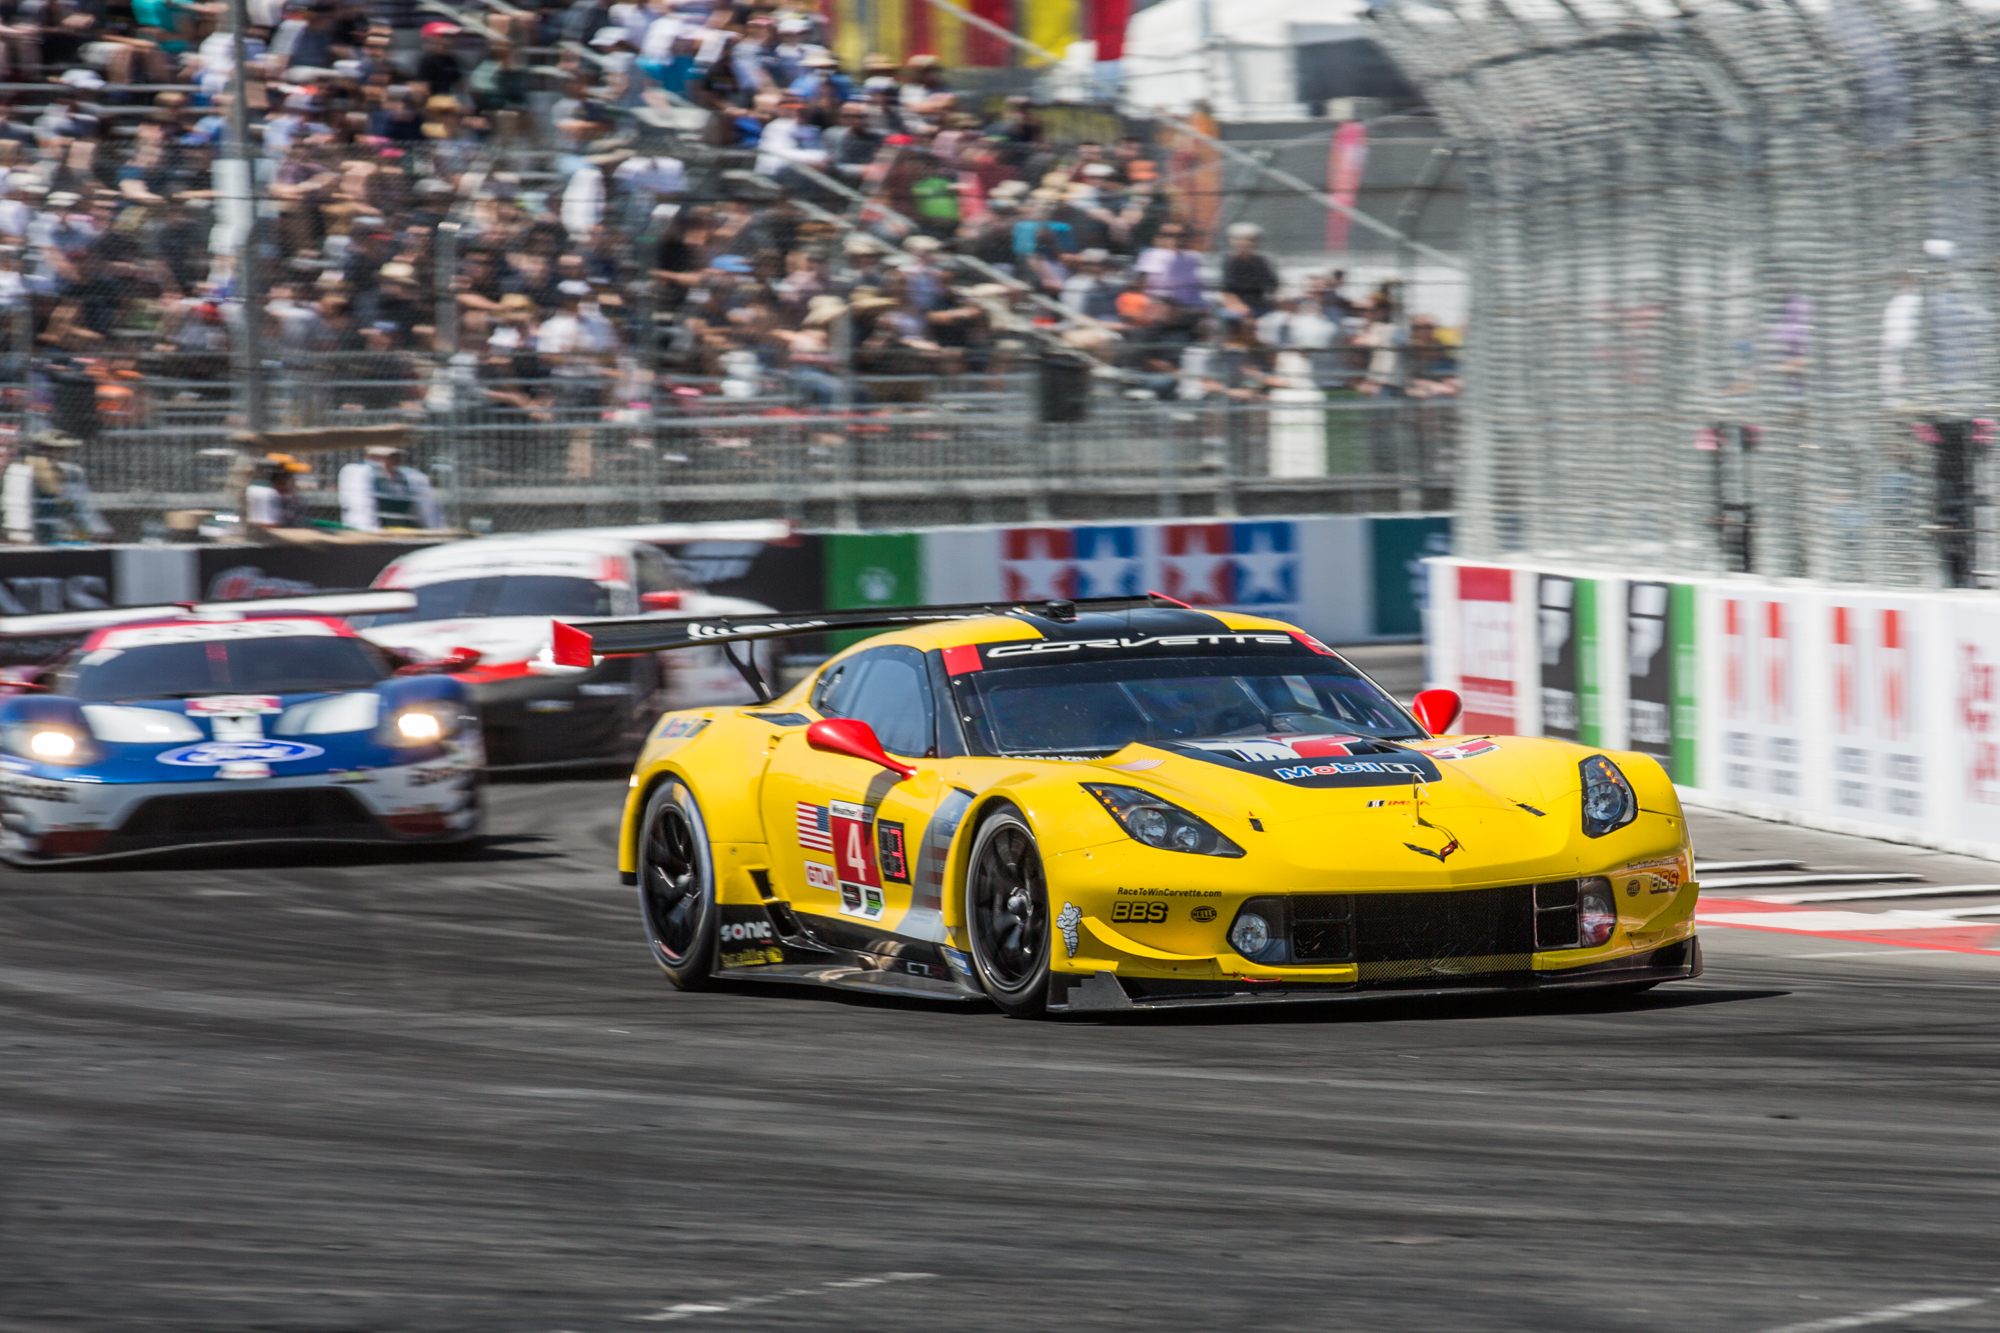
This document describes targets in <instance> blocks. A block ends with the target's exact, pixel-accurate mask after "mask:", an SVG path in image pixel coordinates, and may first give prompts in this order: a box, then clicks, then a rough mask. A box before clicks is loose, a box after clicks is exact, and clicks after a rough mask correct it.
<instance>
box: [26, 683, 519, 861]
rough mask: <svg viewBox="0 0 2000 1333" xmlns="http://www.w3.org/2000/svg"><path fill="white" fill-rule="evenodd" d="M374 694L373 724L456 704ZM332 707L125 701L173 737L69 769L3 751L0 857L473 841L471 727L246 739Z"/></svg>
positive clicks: (444, 693) (101, 748)
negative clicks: (411, 738)
mask: <svg viewBox="0 0 2000 1333" xmlns="http://www.w3.org/2000/svg"><path fill="white" fill-rule="evenodd" d="M412 686H414V687H417V688H414V689H412V688H409V687H412ZM382 694H383V695H384V696H385V698H384V700H383V702H384V705H385V707H384V710H383V711H384V713H385V715H386V714H387V713H388V712H389V708H388V707H387V706H388V705H391V704H401V703H406V702H409V701H410V700H409V699H408V698H406V697H405V696H417V695H421V696H425V697H427V698H428V699H429V700H432V701H436V702H443V701H445V700H446V699H448V698H451V697H453V696H458V695H459V694H460V690H459V687H457V686H456V683H455V682H449V681H444V680H424V681H422V682H418V681H406V682H396V683H395V685H394V686H392V687H391V688H389V689H387V690H384V691H382ZM340 697H343V696H336V695H312V694H298V695H280V696H274V697H272V699H271V701H270V702H271V704H272V705H273V707H271V708H270V709H268V710H267V716H264V717H262V718H259V719H257V720H256V721H252V720H251V719H250V717H249V716H234V717H232V716H230V715H227V714H214V713H202V712H201V711H199V710H200V708H201V705H202V704H203V703H204V702H205V701H203V700H153V701H135V702H133V703H129V704H120V705H118V706H119V707H121V708H146V709H153V710H158V711H161V712H167V713H173V714H175V715H176V718H177V721H176V722H175V723H174V724H173V725H174V726H176V728H177V729H178V730H179V731H180V732H182V733H183V734H182V735H180V736H178V737H177V738H176V739H175V740H173V741H170V742H165V743H141V742H121V741H116V740H104V739H102V738H100V737H98V736H96V735H93V736H91V737H90V738H89V739H88V741H87V744H88V746H89V754H88V758H87V759H85V760H84V761H83V762H75V763H54V762H45V761H39V760H37V759H35V758H33V757H32V756H30V755H23V754H21V753H19V752H18V750H16V749H14V748H12V747H10V749H9V752H8V753H6V754H4V755H0V856H4V857H5V858H6V859H7V860H9V861H12V862H15V863H17V864H19V863H31V862H47V861H59V860H69V859H75V858H80V857H91V858H96V857H102V856H116V855H129V854H134V853H142V852H150V851H158V850H163V849H167V848H180V847H202V846H212V845H217V844H227V843H244V842H280V843H285V842H307V841H337V842H355V841H382V842H399V843H428V842H452V841H457V840H461V839H464V838H468V837H470V836H472V835H473V834H474V833H476V832H477V830H478V827H479V822H480V805H481V792H480V782H481V770H482V769H483V767H484V760H485V756H484V752H483V749H482V746H481V742H480V731H479V727H478V725H477V723H476V721H473V720H471V719H468V721H469V722H470V725H465V726H462V727H460V728H458V729H456V731H455V732H454V733H453V734H450V735H446V736H444V737H442V738H441V739H439V740H437V741H435V742H433V743H429V744H423V745H415V746H411V745H396V744H389V743H385V740H384V732H383V728H382V727H381V726H380V725H375V726H370V727H367V728H363V729H357V730H354V731H347V732H312V733H307V734H295V735H270V736H267V735H261V734H255V733H259V732H261V731H262V730H263V729H264V726H265V725H267V724H269V723H271V722H273V721H276V720H277V719H279V718H282V717H284V716H285V715H286V714H287V713H288V712H290V711H291V710H294V709H296V708H297V707H299V706H300V705H309V704H313V703H315V702H318V701H321V700H328V699H336V698H340ZM71 702H73V701H64V700H59V699H53V698H46V697H44V698H38V699H33V700H32V701H30V700H25V699H24V700H18V701H10V704H14V705H16V706H15V707H10V708H9V709H8V710H7V711H8V712H9V713H10V714H12V713H15V712H17V711H21V710H20V709H19V708H18V705H22V704H29V703H32V704H33V705H37V706H38V707H35V708H34V710H33V711H35V712H37V713H43V712H47V713H50V714H51V715H53V714H54V713H56V712H57V711H58V710H60V709H62V707H63V705H65V704H67V703H71ZM77 710H78V711H79V712H80V713H82V714H85V715H86V717H87V715H88V713H89V711H90V710H89V707H88V706H84V705H77ZM180 719H184V721H183V720H180ZM86 725H88V723H87V721H86ZM190 730H198V731H199V732H200V733H201V734H200V737H199V738H198V739H197V738H195V737H194V736H190V735H187V734H185V733H186V732H188V731H190ZM218 732H220V733H222V734H220V735H218V734H217V733H218Z"/></svg>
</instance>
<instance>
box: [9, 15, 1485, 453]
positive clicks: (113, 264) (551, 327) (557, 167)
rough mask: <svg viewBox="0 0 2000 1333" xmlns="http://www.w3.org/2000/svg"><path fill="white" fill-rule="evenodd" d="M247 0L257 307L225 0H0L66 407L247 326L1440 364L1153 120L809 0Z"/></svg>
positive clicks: (965, 359) (454, 387)
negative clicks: (1013, 86)
mask: <svg viewBox="0 0 2000 1333" xmlns="http://www.w3.org/2000/svg"><path fill="white" fill-rule="evenodd" d="M248 10H249V17H250V23H251V28H250V31H249V33H248V37H247V41H246V51H247V54H248V64H247V66H246V69H247V70H248V79H247V81H246V86H247V89H248V101H249V103H250V112H251V114H250V122H251V123H250V127H249V145H248V149H249V152H250V153H251V154H252V155H254V157H255V159H256V161H257V169H256V176H257V179H258V187H257V193H258V194H260V195H261V196H262V198H263V203H262V204H261V207H260V208H259V210H258V211H259V212H260V214H261V217H262V219H263V220H262V222H261V223H260V224H259V227H258V231H257V240H256V242H255V245H254V249H255V251H256V253H258V254H259V255H260V256H261V259H260V265H261V267H262V268H263V270H264V273H263V279H264V281H263V283H262V287H263V289H264V291H265V293H266V300H265V305H264V313H263V316H262V324H261V326H260V327H257V328H250V327H248V320H247V319H246V316H245V314H244V310H245V303H244V300H243V297H244V295H245V290H244V282H243V275H242V273H241V272H240V271H239V270H238V267H237V265H236V262H235V260H234V259H233V258H232V254H233V253H234V251H235V250H236V248H237V243H238V241H239V240H240V239H241V237H242V236H243V235H244V234H245V231H246V228H247V226H248V216H249V210H247V209H246V208H244V207H243V206H242V204H241V202H240V200H241V190H240V186H239V185H238V184H237V182H238V181H239V180H240V175H239V174H237V173H234V172H233V171H232V170H231V168H232V167H233V166H234V164H233V163H232V162H231V161H229V160H228V159H229V158H230V156H231V150H230V147H229V133H230V131H229V116H228V114H227V111H228V101H229V97H230V94H231V90H232V87H233V85H234V77H235V59H236V54H235V43H234V41H233V39H232V35H231V33H230V31H229V30H228V13H227V6H226V5H223V4H219V3H210V2H206V0H204V2H197V3H188V0H0V18H3V19H4V22H0V63H4V65H5V71H4V78H5V79H7V80H11V81H13V82H15V83H19V84H35V85H43V86H46V91H45V92H44V91H41V90H40V88H39V87H38V88H37V90H36V91H33V92H20V91H17V92H15V93H12V94H0V305H4V306H5V307H6V308H7V309H8V310H10V311H11V312H13V314H12V328H13V333H12V335H11V336H10V337H9V338H8V342H9V343H10V345H11V349H12V361H11V363H10V364H12V366H13V367H14V370H13V372H12V378H13V382H14V383H15V384H16V385H19V384H20V383H21V382H22V372H23V371H24V370H27V371H28V372H29V373H28V376H27V382H28V384H29V386H30V387H29V389H28V392H29V393H30V394H31V395H32V397H33V398H34V399H35V400H36V401H37V404H38V407H39V410H40V411H42V412H44V413H46V414H48V416H49V417H50V418H51V419H52V422H53V424H54V425H55V426H56V427H57V428H58V429H60V430H62V431H64V432H66V433H67V434H68V435H70V436H73V437H76V438H80V439H84V440H89V439H92V438H95V437H96V435H97V434H98V433H99V432H100V431H101V430H102V429H104V428H105V427H106V426H108V425H119V424H131V423H134V422H136V421H138V420H139V419H140V418H142V417H147V418H148V419H150V416H149V414H150V413H153V412H156V411H158V410H159V408H160V405H161V403H162V402H166V403H175V402H189V403H193V404H195V405H197V406H198V405H200V404H202V403H204V402H210V403H212V402H215V401H219V400H223V399H226V398H227V396H228V393H229V387H228V385H229V377H230V374H231V359H230V358H231V354H232V350H233V349H238V348H241V347H243V346H246V345H247V346H248V347H250V348H251V349H252V351H253V352H254V354H255V355H256V357H257V358H258V359H259V360H260V361H262V362H264V363H266V364H277V365H280V366H284V367H298V366H309V365H317V366H320V367H322V368H325V367H333V369H331V370H327V371H326V372H325V373H324V374H323V375H322V380H323V382H324V384H325V386H326V387H325V389H324V391H323V394H324V396H325V397H326V406H327V407H328V408H329V409H331V410H334V411H350V412H361V413H367V412H399V411H412V410H417V409H419V408H421V407H423V406H425V405H429V406H431V407H433V408H436V407H438V406H440V405H442V404H450V405H452V406H454V407H458V408H464V407H466V406H468V405H473V406H478V407H481V408H484V409H486V410H490V411H492V412H495V413H498V414H502V415H508V414H512V415H517V416H520V417H522V418H523V419H539V420H552V419H557V418H559V417H562V416H563V415H564V414H565V413H570V412H577V411H581V412H585V413H589V412H596V411H602V410H608V409H611V408H613V407H616V406H619V405H621V404H623V403H629V402H637V401H657V400H660V399H661V398H662V397H663V396H666V397H668V399H669V400H671V396H672V395H674V394H678V395H679V396H680V398H681V399H682V400H687V399H696V398H700V397H703V396H707V395H713V394H722V395H726V396H733V397H745V398H765V397H771V396H782V397H786V398H789V399H790V400H792V401H794V402H799V403H804V404H808V405H812V406H815V407H820V408H833V407H847V406H866V405H870V404H873V403H879V402H882V401H891V400H896V399H899V398H910V397H916V396H921V395H922V394H923V393H924V392H925V385H926V384H927V383H928V382H931V381H934V380H935V379H936V378H937V377H939V376H946V375H953V374H994V373H998V372H1004V371H1008V370H1014V369H1023V368H1026V366H1027V365H1028V364H1029V363H1030V362H1032V361H1034V360H1035V359H1037V358H1039V357H1040V356H1042V355H1044V354H1045V353H1046V352H1048V351H1049V350H1050V349H1052V348H1055V347H1057V346H1059V345H1067V346H1068V347H1069V348H1071V349H1073V350H1075V351H1077V352H1080V353H1082V354H1085V355H1087V356H1089V357H1091V358H1093V359H1094V360H1095V362H1096V363H1097V364H1098V365H1100V366H1101V367H1103V368H1104V373H1103V374H1102V375H1101V377H1100V378H1101V379H1102V380H1104V381H1105V382H1106V383H1107V384H1110V385H1113V386H1115V391H1118V392H1122V393H1125V394H1127V395H1133V396H1141V397H1143V396H1147V395H1151V396H1155V397H1174V398H1180V399H1187V398H1197V399H1199V398H1210V399H1217V398H1220V399H1232V400H1253V399H1256V398H1259V397H1262V396H1264V395H1265V394H1267V393H1269V392H1270V391H1272V390H1273V389H1277V388H1284V387H1291V388H1298V387H1314V386H1316V387H1318V388H1321V389H1337V390H1346V391H1353V392H1359V393H1364V394H1377V395H1390V396H1407V397H1412V398H1424V397H1448V396H1451V395H1452V394H1454V393H1455V392H1456V389H1457V365H1456V350H1455V343H1456V339H1455V336H1454V335H1453V334H1452V333H1451V332H1450V331H1445V330H1440V329H1438V328H1437V327H1436V323H1435V321H1432V320H1429V319H1426V318H1425V317H1423V316H1421V315H1419V316H1414V317H1409V316H1405V315H1404V313H1403V312H1401V311H1399V310H1398V309H1397V308H1396V301H1395V296H1394V293H1393V291H1392V290H1390V289H1388V288H1382V289H1378V290H1376V291H1375V292H1374V293H1372V294H1370V295H1366V296H1362V295H1358V294H1349V293H1348V292H1346V291H1345V290H1344V280H1343V277H1342V275H1341V274H1339V273H1337V272H1328V273H1319V274H1313V275H1309V276H1308V275H1290V276H1288V275H1287V274H1285V273H1283V272H1281V271H1280V269H1279V268H1278V267H1277V266H1276V265H1274V264H1273V262H1272V261H1271V260H1270V259H1269V258H1268V257H1267V256H1266V255H1265V254H1264V253H1263V250H1262V243H1261V242H1262V238H1261V234H1260V232H1259V230H1258V228H1257V227H1256V226H1254V225H1252V224H1249V223H1237V224H1235V225H1233V226H1227V227H1226V228H1224V227H1220V226H1218V227H1217V228H1216V230H1218V231H1220V232H1221V233H1222V234H1220V235H1204V234H1202V233H1201V231H1200V230H1199V229H1198V228H1197V227H1196V226H1195V225H1194V223H1193V221H1192V218H1193V216H1194V215H1195V214H1196V213H1199V212H1201V211H1202V210H1199V209H1193V208H1190V207H1188V205H1189V203H1190V201H1189V200H1187V199H1178V198H1176V197H1175V196H1174V193H1173V191H1172V190H1171V188H1170V184H1169V181H1168V179H1167V173H1166V172H1165V171H1164V170H1163V166H1162V161H1161V159H1160V157H1159V155H1158V154H1157V153H1156V152H1155V150H1154V149H1153V148H1151V147H1150V146H1149V144H1148V142H1147V141H1146V140H1144V139H1142V138H1140V137H1126V138H1121V139H1118V140H1116V141H1115V142H1111V143H1093V142H1069V141H1064V140H1059V139H1058V138H1057V137H1056V136H1054V135H1052V134H1051V133H1050V132H1049V129H1048V127H1047V125H1046V124H1045V123H1044V119H1043V115H1042V113H1040V112H1039V111H1038V110H1037V108H1036V107H1035V106H1034V105H1033V104H1032V103H1031V102H1030V101H1029V100H1028V99H1027V98H1025V97H1018V96H1016V97H1004V98H989V97H975V96H972V95H969V94H967V93H964V92H961V91H960V90H958V89H956V88H954V86H953V75H952V72H951V71H948V70H946V69H945V68H943V67H942V66H941V65H940V64H939V63H938V62H937V61H936V60H935V59H933V58H930V57H924V56H919V57H916V58H914V59H912V60H911V61H909V62H908V63H906V64H903V65H900V66H899V65H897V64H895V63H894V62H891V61H888V60H885V59H882V58H880V57H873V56H871V57H869V58H868V59H866V60H865V61H863V62H862V63H861V66H860V67H859V68H845V67H843V65H842V64H841V62H840V61H839V60H838V59H837V58H836V56H835V55H834V54H833V53H832V51H831V50H830V46H829V41H828V38H829V33H828V26H827V20H826V18H825V17H824V15H822V14H821V13H820V12H818V10H817V9H816V8H815V7H814V0H748V2H747V3H741V4H736V5H733V6H732V5H730V4H717V3H714V2H713V0H643V2H636V3H635V2H631V0H627V2H625V3H617V4H612V3H606V2H605V0H575V2H574V3H572V4H569V5H568V6H566V7H565V6H562V5H560V4H558V3H545V4H543V5H542V6H541V7H540V8H539V9H518V8H516V7H515V6H511V5H510V6H499V5H496V6H493V7H492V8H483V7H480V6H477V5H472V6H468V7H467V10H466V12H465V13H464V14H462V15H461V17H460V19H459V21H456V22H454V21H448V20H446V19H444V18H439V17H436V16H435V15H434V13H433V12H432V11H430V10H418V9H415V8H414V7H412V6H410V5H409V4H407V3H405V2H404V0H377V3H376V4H375V5H374V6H373V7H369V6H366V5H362V4H358V3H354V2H353V0H310V2H309V3H301V2H299V0H249V3H248ZM670 131H671V132H670ZM677 135H678V136H680V137H676V136H677ZM149 395H150V397H149Z"/></svg>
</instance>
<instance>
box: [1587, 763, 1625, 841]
mask: <svg viewBox="0 0 2000 1333" xmlns="http://www.w3.org/2000/svg"><path fill="white" fill-rule="evenodd" d="M1578 767H1579V768H1580V769H1581V770H1582V773H1583V832H1584V835H1585V836H1586V837H1591V838H1601V837H1603V836H1604V835H1605V834H1607V833H1609V832H1611V831H1612V830H1613V829H1621V828H1624V827H1625V826H1626V825H1627V824H1629V823H1631V822H1632V821H1633V820H1634V819H1636V818H1637V817H1638V815H1639V798H1638V797H1636V796H1634V795H1633V794H1632V784H1631V783H1629V782H1627V781H1626V780H1625V775H1624V774H1623V773H1620V772H1619V771H1618V765H1616V764H1614V763H1612V762H1611V761H1610V760H1609V759H1606V758H1605V757H1604V756H1603V755H1601V754H1594V755H1592V756H1590V758H1588V759H1586V760H1584V761H1583V763H1582V764H1580V765H1578Z"/></svg>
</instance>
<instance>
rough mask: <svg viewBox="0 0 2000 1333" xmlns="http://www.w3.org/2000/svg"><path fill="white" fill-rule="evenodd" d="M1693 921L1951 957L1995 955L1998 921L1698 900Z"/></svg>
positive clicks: (1999, 944)
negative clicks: (1937, 952)
mask: <svg viewBox="0 0 2000 1333" xmlns="http://www.w3.org/2000/svg"><path fill="white" fill-rule="evenodd" d="M1960 910H1964V909H1960ZM1695 921H1696V922H1697V923H1698V924H1700V925H1702V926H1724V927H1728V928H1730V929H1733V930H1765V931H1773V932H1776V933H1779V934H1786V935H1816V936H1818V937H1820V938H1821V939H1829V940H1854V941H1858V942H1860V943H1863V944H1893V945H1900V946H1902V947H1904V948H1909V949H1943V950H1946V951H1948V952H1951V953H1985V954H2000V919H1995V920H1992V921H1971V920H1966V919H1964V918H1963V917H1961V916H1960V915H1959V912H1958V911H1954V910H1951V909H1942V910H1937V911H1922V910H1908V911H1888V912H1849V911H1843V910H1841V909H1838V908H1825V907H1807V906H1802V905H1797V904H1791V903H1768V902H1758V901H1756V900H1755V899H1749V898H1711V897H1709V896H1708V895H1707V894H1703V895H1702V897H1701V900H1700V902H1699V903H1697V904H1696V906H1695Z"/></svg>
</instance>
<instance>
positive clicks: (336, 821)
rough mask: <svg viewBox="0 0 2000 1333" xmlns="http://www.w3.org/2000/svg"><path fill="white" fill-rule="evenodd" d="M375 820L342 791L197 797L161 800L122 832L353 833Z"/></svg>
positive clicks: (135, 814)
mask: <svg viewBox="0 0 2000 1333" xmlns="http://www.w3.org/2000/svg"><path fill="white" fill-rule="evenodd" d="M374 823H375V821H374V820H373V819H371V818H370V817H369V815H368V812H367V811H366V810H365V809H363V808H362V806H361V803H360V802H359V801H357V800H355V799H354V794H353V793H352V792H348V791H342V790H340V789H338V788H334V789H327V788H318V787H315V788H305V789H296V790H279V791H244V792H196V793H190V794H189V795H186V796H155V797H153V798H152V799H151V800H148V801H146V802H144V803H143V804H141V805H140V806H139V808H138V809H137V810H134V811H133V812H132V814H131V816H130V817H129V818H128V819H126V821H125V823H124V825H123V826H122V827H120V828H119V830H118V835H119V836H120V837H121V838H152V837H185V836H187V835H188V834H201V835H205V836H222V837H230V836H246V837H247V836H255V835H257V834H263V833H292V832H300V831H306V830H350V829H354V828H356V827H357V826H359V827H370V826H373V825H374Z"/></svg>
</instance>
